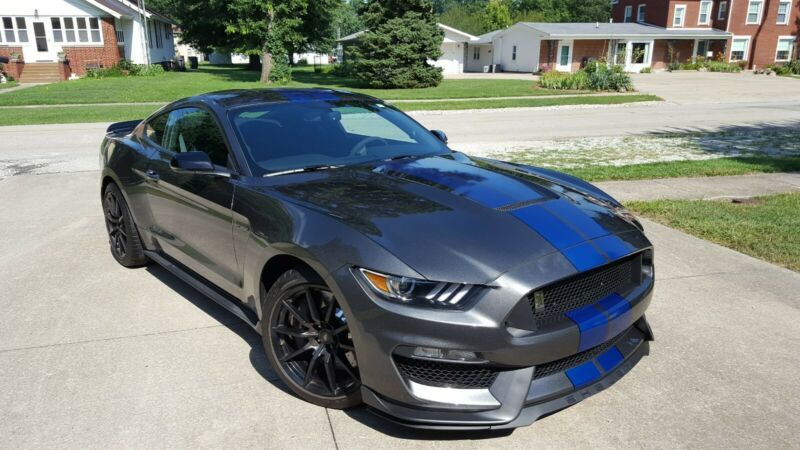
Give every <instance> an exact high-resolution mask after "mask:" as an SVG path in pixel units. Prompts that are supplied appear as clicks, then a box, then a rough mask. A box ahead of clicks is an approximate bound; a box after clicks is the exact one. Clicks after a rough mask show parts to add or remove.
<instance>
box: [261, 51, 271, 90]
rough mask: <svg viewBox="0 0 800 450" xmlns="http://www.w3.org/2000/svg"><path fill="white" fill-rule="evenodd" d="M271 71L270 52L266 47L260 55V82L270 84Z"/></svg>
mask: <svg viewBox="0 0 800 450" xmlns="http://www.w3.org/2000/svg"><path fill="white" fill-rule="evenodd" d="M271 72H272V54H271V53H269V52H268V51H267V50H266V49H265V50H264V55H263V56H262V57H261V82H262V83H266V84H270V83H271V81H270V80H269V75H270V73H271Z"/></svg>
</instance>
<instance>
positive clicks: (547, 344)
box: [328, 255, 653, 430]
mask: <svg viewBox="0 0 800 450" xmlns="http://www.w3.org/2000/svg"><path fill="white" fill-rule="evenodd" d="M553 258H554V260H553V261H547V260H546V257H545V258H543V260H540V261H539V264H538V265H537V266H535V267H528V268H520V269H519V270H518V271H516V272H510V273H508V274H506V275H504V276H503V277H501V278H500V279H498V280H497V282H496V286H497V288H496V289H489V290H487V291H486V292H485V293H484V294H483V296H482V297H481V298H480V299H479V300H478V301H476V302H475V303H474V306H473V307H471V308H469V309H468V310H465V311H443V310H431V309H428V308H413V307H408V306H405V305H399V304H395V303H391V302H387V301H385V300H381V299H377V298H375V297H373V296H371V295H370V293H369V292H366V291H365V290H364V289H362V288H361V286H360V285H359V284H358V282H357V281H356V280H355V279H354V277H353V276H352V275H351V274H350V271H349V269H347V268H343V269H342V270H340V271H337V272H336V273H334V274H332V277H331V279H329V280H328V282H329V283H328V284H329V286H331V287H332V288H333V289H334V291H338V292H335V293H336V295H337V297H339V298H341V299H345V300H346V301H345V302H344V304H343V305H342V306H343V308H344V309H345V312H346V314H347V317H350V318H352V320H350V324H349V325H350V331H351V333H352V335H353V341H354V343H355V347H356V352H357V357H358V366H359V371H360V376H361V381H362V397H363V399H364V402H365V403H366V404H367V405H368V406H369V407H371V409H372V410H374V411H375V412H377V413H379V414H381V415H384V416H386V417H388V418H390V419H391V420H393V421H395V422H398V423H401V424H403V425H407V426H411V427H418V428H435V429H459V430H463V429H484V430H485V429H498V428H514V427H520V426H525V425H528V424H530V423H532V422H534V421H535V420H537V419H538V418H540V417H542V416H544V415H547V414H550V413H552V412H555V411H558V410H560V409H563V408H566V407H568V406H571V405H572V404H574V403H577V402H578V401H580V400H582V399H584V398H586V397H588V396H590V395H592V394H594V393H596V392H599V391H601V390H602V389H605V388H606V387H608V386H610V385H611V384H613V383H614V382H615V381H616V380H618V379H619V378H620V377H622V376H623V375H624V374H625V373H626V372H628V371H629V370H630V369H631V368H632V367H633V366H634V365H635V364H636V363H637V362H638V361H639V360H640V359H641V358H642V357H643V356H644V355H646V354H648V352H649V344H648V341H650V340H652V338H653V336H652V333H651V332H650V328H649V326H648V324H647V321H646V319H645V318H644V313H645V310H646V309H647V307H648V306H649V303H650V299H651V295H652V288H653V277H652V274H651V276H650V277H648V278H646V279H645V280H643V281H642V282H641V283H640V284H639V285H638V286H637V287H636V288H635V289H633V290H632V291H630V292H628V293H626V295H625V298H624V301H625V305H626V309H625V311H624V314H620V315H613V314H609V311H611V312H612V313H613V312H614V311H613V309H607V310H605V312H604V314H605V318H606V319H609V320H607V321H606V323H605V324H604V328H602V331H603V332H604V333H606V334H604V335H603V337H602V338H598V337H597V330H598V329H597V328H593V329H592V328H587V329H583V325H585V324H588V325H587V326H592V323H591V320H589V321H586V322H585V323H583V322H581V321H580V320H577V321H575V322H573V321H569V320H566V321H563V322H559V323H549V324H547V325H546V326H542V327H539V328H538V329H537V328H536V327H532V326H531V325H530V324H529V323H526V320H528V321H530V320H531V319H530V317H531V316H532V314H531V306H530V305H529V304H528V302H526V301H521V299H524V298H525V297H526V295H528V294H529V293H530V292H531V290H532V289H534V288H538V287H540V286H544V285H546V284H547V281H548V280H545V279H542V278H541V277H543V275H542V273H543V271H542V267H547V268H548V270H547V271H545V272H547V274H548V275H545V276H547V278H548V279H549V280H552V279H557V280H560V279H563V278H566V277H569V276H571V275H575V273H574V269H573V268H571V267H567V266H563V265H562V264H560V262H559V260H558V258H559V256H557V255H554V256H553ZM562 267H563V272H561V273H559V271H560V270H562ZM537 277H540V278H537ZM520 280H526V281H525V282H521V281H520ZM530 280H533V281H530ZM617 298H620V299H621V297H619V296H617ZM587 343H591V345H587ZM413 347H433V348H441V349H450V350H463V351H471V352H476V353H477V354H478V355H480V357H481V358H482V359H483V360H484V363H483V364H484V366H485V367H491V368H493V369H494V370H495V371H496V377H495V378H493V379H492V380H491V382H490V384H487V385H485V386H469V388H464V386H457V387H453V386H448V385H438V386H437V385H435V383H433V384H428V383H425V382H424V381H423V382H419V379H414V377H409V373H408V371H404V370H400V369H399V368H398V367H399V364H398V359H397V357H398V356H399V355H400V354H403V349H409V348H413ZM484 366H481V367H484ZM472 367H478V366H475V365H473V366H472ZM543 374H544V375H546V376H542V375H543ZM422 378H424V377H422Z"/></svg>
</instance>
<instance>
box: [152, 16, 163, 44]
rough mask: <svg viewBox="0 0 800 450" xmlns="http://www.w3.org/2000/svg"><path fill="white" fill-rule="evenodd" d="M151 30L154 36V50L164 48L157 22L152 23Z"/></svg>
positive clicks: (159, 26)
mask: <svg viewBox="0 0 800 450" xmlns="http://www.w3.org/2000/svg"><path fill="white" fill-rule="evenodd" d="M153 29H154V34H155V35H156V48H163V47H164V39H163V36H162V34H161V31H162V30H161V24H160V23H157V22H153Z"/></svg>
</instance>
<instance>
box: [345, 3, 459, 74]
mask: <svg viewBox="0 0 800 450" xmlns="http://www.w3.org/2000/svg"><path fill="white" fill-rule="evenodd" d="M362 19H363V21H364V25H366V27H367V32H366V33H364V35H362V37H361V39H360V41H359V44H358V46H357V48H356V51H355V55H354V56H355V63H354V69H355V75H356V76H357V77H358V78H359V79H360V80H361V81H363V82H364V83H366V84H368V85H369V86H372V87H379V88H421V87H431V86H437V85H438V84H439V83H440V82H441V81H442V70H441V68H439V67H435V66H433V65H431V64H430V63H429V61H430V60H435V59H438V58H439V56H441V54H442V51H441V46H442V40H443V38H444V34H443V32H442V31H441V30H440V29H439V27H438V26H437V24H436V16H435V15H434V13H433V4H432V3H431V0H369V1H368V2H367V3H366V4H365V6H364V7H363V9H362Z"/></svg>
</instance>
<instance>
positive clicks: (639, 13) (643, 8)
mask: <svg viewBox="0 0 800 450" xmlns="http://www.w3.org/2000/svg"><path fill="white" fill-rule="evenodd" d="M645 14H647V5H645V4H644V3H643V4H641V5H639V7H638V8H637V9H636V21H637V22H639V23H644V18H645Z"/></svg>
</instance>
